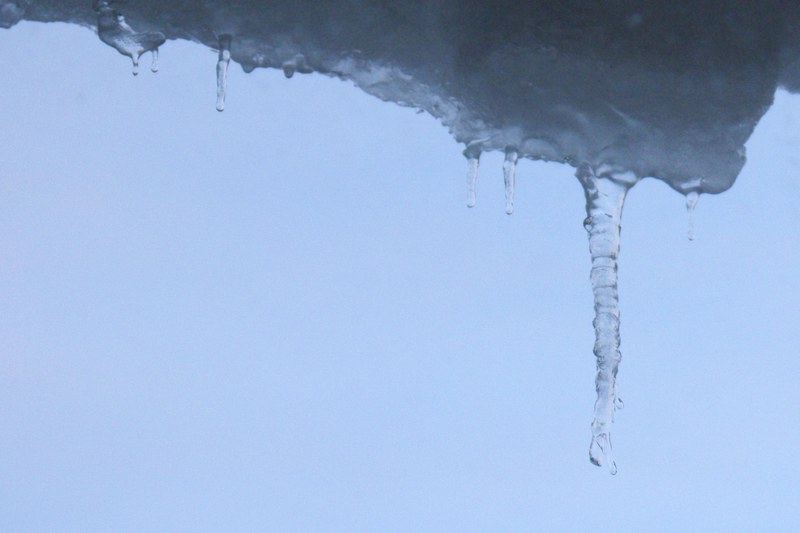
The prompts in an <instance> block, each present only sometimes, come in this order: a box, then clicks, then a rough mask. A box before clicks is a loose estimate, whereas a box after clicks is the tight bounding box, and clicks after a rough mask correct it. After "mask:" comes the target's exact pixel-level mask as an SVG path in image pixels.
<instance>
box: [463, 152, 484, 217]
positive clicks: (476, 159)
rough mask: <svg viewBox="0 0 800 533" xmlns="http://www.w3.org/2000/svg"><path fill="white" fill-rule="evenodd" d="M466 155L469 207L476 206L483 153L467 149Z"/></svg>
mask: <svg viewBox="0 0 800 533" xmlns="http://www.w3.org/2000/svg"><path fill="white" fill-rule="evenodd" d="M464 155H465V156H466V158H467V207H475V201H476V196H477V193H476V189H477V186H478V167H479V166H480V160H481V153H480V152H477V151H474V150H470V149H467V150H466V151H465V152H464Z"/></svg>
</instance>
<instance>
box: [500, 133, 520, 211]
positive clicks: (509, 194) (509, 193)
mask: <svg viewBox="0 0 800 533" xmlns="http://www.w3.org/2000/svg"><path fill="white" fill-rule="evenodd" d="M517 158H518V154H517V150H516V149H514V148H507V149H506V158H505V161H503V181H504V182H505V186H506V214H508V215H510V214H512V213H513V212H514V185H515V183H514V182H515V175H516V172H517Z"/></svg>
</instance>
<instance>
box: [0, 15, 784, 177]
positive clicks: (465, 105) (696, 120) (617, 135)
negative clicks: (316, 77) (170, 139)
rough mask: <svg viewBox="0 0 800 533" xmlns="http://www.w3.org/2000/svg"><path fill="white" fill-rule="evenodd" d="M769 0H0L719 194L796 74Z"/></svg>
mask: <svg viewBox="0 0 800 533" xmlns="http://www.w3.org/2000/svg"><path fill="white" fill-rule="evenodd" d="M773 3H774V5H772V6H767V5H764V4H763V3H761V4H759V6H758V7H757V8H756V7H754V6H753V5H752V3H749V2H727V3H724V4H725V5H722V6H721V5H718V4H719V3H715V2H700V3H698V2H685V3H684V2H678V3H670V7H665V6H664V5H663V4H664V3H663V2H632V1H618V2H611V3H610V5H609V6H605V7H602V6H596V5H587V4H586V3H581V2H569V1H568V2H563V1H562V2H553V1H550V2H546V1H533V2H531V1H529V2H499V3H498V2H488V1H473V2H456V1H455V0H453V1H439V2H433V3H431V2H419V1H410V2H378V1H367V0H362V1H358V0H350V1H345V0H338V1H332V2H324V3H318V2H288V1H277V2H275V1H273V2H256V1H250V2H248V1H228V2H225V1H217V2H214V1H196V0H195V1H185V0H178V1H172V2H163V1H162V2H156V1H154V0H141V1H133V0H128V1H125V2H123V1H118V2H113V1H107V0H94V1H93V2H90V1H88V0H85V1H80V0H66V1H55V0H17V1H13V2H11V1H7V0H2V2H0V4H1V5H2V10H1V11H0V12H1V13H2V17H1V18H2V21H3V25H4V26H7V27H10V26H12V25H13V24H15V23H16V22H17V21H19V20H35V21H42V22H54V21H59V22H68V23H73V24H79V25H81V26H85V27H90V28H93V29H95V31H99V33H100V35H101V38H102V36H103V33H104V32H103V27H102V25H103V22H102V20H101V19H100V18H99V17H101V16H102V14H101V13H100V12H101V11H102V10H103V9H106V10H107V11H108V13H111V12H113V13H114V14H115V15H116V16H122V17H124V21H125V22H124V23H125V24H127V25H128V28H130V29H131V32H133V33H132V35H134V36H135V35H136V34H142V35H143V34H147V33H148V32H149V33H150V34H155V33H160V34H162V35H163V37H164V38H165V39H187V40H191V41H194V42H197V43H200V44H202V45H204V46H207V47H210V48H215V49H216V48H218V47H219V44H218V43H219V39H220V37H221V36H230V43H231V44H230V50H229V51H230V57H231V59H232V60H233V61H234V62H237V63H239V64H241V65H242V67H243V68H244V69H245V70H246V71H250V70H252V69H254V68H282V69H284V71H285V72H286V73H287V74H288V75H291V74H293V73H294V72H299V73H307V72H318V73H322V74H326V75H332V76H337V77H340V78H343V79H347V80H351V81H352V82H354V83H355V85H357V86H358V87H360V88H361V89H363V90H364V91H366V92H368V93H370V94H373V95H375V96H377V97H379V98H381V99H383V100H387V101H392V102H396V103H398V104H400V105H407V106H412V107H416V108H419V109H422V110H424V111H426V112H428V113H430V114H431V115H433V116H434V117H436V118H438V119H439V120H440V121H441V122H442V123H443V124H444V125H445V126H446V127H448V128H449V129H450V131H451V132H452V134H453V135H454V137H455V138H456V140H457V141H459V142H462V143H464V145H465V146H467V147H468V149H469V150H468V151H470V152H473V153H479V152H483V151H493V150H501V151H508V150H514V151H516V152H517V154H518V156H519V157H522V158H530V159H541V160H546V161H558V162H563V163H567V164H570V165H572V166H574V167H576V168H577V167H578V166H580V165H582V164H588V165H590V166H592V167H596V168H599V167H601V166H605V167H606V168H613V169H615V171H630V172H633V173H634V174H635V175H637V176H638V177H648V176H649V177H655V178H658V179H661V180H663V181H665V182H666V183H668V184H669V185H670V186H671V187H673V188H674V189H676V190H678V191H681V192H684V193H685V192H686V191H687V189H689V188H691V189H692V190H697V191H699V192H702V193H718V192H722V191H724V190H726V189H727V188H729V187H730V186H731V185H732V184H733V183H734V181H735V179H736V176H737V175H738V173H739V171H740V170H741V168H742V166H743V164H744V161H745V158H744V144H745V142H746V141H747V139H748V137H749V136H750V134H751V133H752V131H753V129H754V127H755V125H756V123H757V122H758V120H759V119H760V117H761V116H762V115H763V114H764V112H765V111H766V109H767V108H768V107H769V105H770V104H771V101H772V97H773V95H774V92H775V89H776V87H777V86H778V85H779V83H783V84H784V85H786V86H788V87H790V88H793V87H794V85H796V84H793V82H792V79H793V78H794V77H796V76H793V72H794V70H797V69H796V68H794V67H793V66H792V64H791V62H790V61H789V60H790V59H793V58H794V57H795V54H794V52H793V51H794V50H797V49H798V46H797V45H796V43H795V37H794V35H796V34H797V33H800V32H793V31H792V29H793V28H795V27H798V26H800V24H797V23H796V21H797V20H800V16H798V10H799V9H798V7H796V6H794V5H793V4H791V3H786V2H769V4H773ZM770 8H772V9H770ZM695 19H697V20H695ZM107 20H110V19H107ZM106 26H108V24H107V23H106ZM112 37H113V36H112ZM123 37H124V35H123ZM106 42H107V43H109V40H108V39H106ZM145 48H146V47H145ZM118 49H119V48H118Z"/></svg>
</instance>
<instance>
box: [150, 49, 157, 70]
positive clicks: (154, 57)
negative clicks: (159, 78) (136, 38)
mask: <svg viewBox="0 0 800 533" xmlns="http://www.w3.org/2000/svg"><path fill="white" fill-rule="evenodd" d="M150 53H151V54H152V56H153V62H152V63H151V64H150V72H158V48H153V49H152V50H151V51H150Z"/></svg>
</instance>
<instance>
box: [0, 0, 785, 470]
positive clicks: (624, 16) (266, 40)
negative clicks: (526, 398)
mask: <svg viewBox="0 0 800 533" xmlns="http://www.w3.org/2000/svg"><path fill="white" fill-rule="evenodd" d="M117 6H120V7H119V9H120V10H124V12H125V16H124V17H123V16H122V14H121V13H119V12H118V11H117ZM91 7H92V5H91V4H89V3H88V2H87V1H85V0H17V1H9V0H0V27H11V26H13V25H14V24H16V23H17V22H18V21H19V20H21V19H28V20H38V21H63V22H71V23H76V24H80V25H83V26H92V27H96V28H97V32H98V35H99V37H100V39H101V40H102V41H103V42H104V43H106V44H108V45H109V46H112V47H114V48H115V49H116V50H117V51H119V52H120V53H121V54H123V55H126V56H128V57H130V58H131V61H132V62H133V68H134V74H136V72H137V71H138V62H139V58H140V56H141V55H142V54H143V53H145V52H148V51H149V52H152V53H153V67H152V70H154V71H155V70H157V57H158V55H157V54H158V48H159V46H161V45H162V44H163V43H164V41H165V39H166V38H167V37H169V38H172V39H178V38H181V39H190V40H194V41H196V42H199V43H202V44H203V45H204V46H206V47H208V48H211V49H215V50H217V51H218V57H217V64H216V69H217V109H219V110H220V111H221V110H222V109H224V105H225V96H226V91H227V71H228V66H229V63H230V61H231V60H234V61H237V62H239V63H240V64H241V65H242V67H243V68H244V69H245V71H246V72H250V71H252V70H253V69H255V68H256V67H262V68H263V67H269V68H278V69H282V70H283V73H284V75H285V76H286V77H287V78H290V77H292V76H293V75H294V73H295V72H311V71H314V72H317V73H320V74H324V75H329V76H335V77H339V78H342V79H347V80H350V81H352V82H353V83H354V84H355V85H356V86H358V87H359V88H361V89H362V90H364V91H366V92H368V93H370V94H372V95H375V96H377V97H379V98H381V99H383V100H386V101H392V102H396V103H398V104H400V105H404V106H411V107H414V108H416V109H418V110H421V111H424V112H427V113H429V114H430V115H432V116H433V117H435V118H437V119H438V120H439V121H441V122H442V124H443V125H444V126H446V127H447V128H449V130H450V131H451V133H452V134H453V136H454V137H455V139H456V140H457V141H458V142H460V143H463V144H465V145H466V146H467V149H466V150H465V152H464V155H465V156H466V157H467V161H468V171H467V192H468V194H467V205H468V206H470V207H473V206H474V205H475V202H476V186H477V178H478V168H479V163H480V156H481V153H483V152H489V151H504V152H505V160H504V163H503V181H504V185H505V193H506V194H505V199H506V202H505V203H506V205H505V208H506V212H507V213H509V214H510V213H511V212H512V211H513V209H514V189H515V181H516V167H517V164H518V161H519V160H520V159H526V158H527V159H534V160H544V161H553V162H562V163H566V164H569V165H572V166H573V167H575V168H576V169H577V176H578V178H579V180H580V181H581V183H582V185H583V187H584V191H585V196H586V214H587V218H586V221H585V226H586V230H587V232H588V236H589V250H590V255H591V275H590V279H591V284H592V292H593V297H594V310H595V318H594V329H595V344H594V355H595V358H596V361H597V373H596V376H595V387H596V391H597V400H596V402H595V406H594V417H593V420H592V423H591V445H590V460H591V461H592V462H593V463H594V464H597V465H606V466H607V467H608V468H609V470H610V471H611V472H612V473H613V472H615V471H616V465H615V462H614V459H613V456H612V450H611V424H612V422H613V419H614V411H615V409H620V408H622V401H621V400H620V399H619V397H618V396H617V391H616V377H617V370H618V367H619V363H620V359H621V356H620V350H619V346H620V338H619V320H620V313H619V297H618V293H617V258H618V254H619V245H620V243H619V238H620V221H621V216H622V207H623V203H624V200H625V196H626V194H627V191H628V190H629V189H630V187H631V186H632V185H633V184H634V183H635V182H636V180H637V179H638V178H644V177H655V178H657V179H660V180H663V181H664V182H665V183H667V184H668V185H670V186H671V187H672V188H673V189H675V190H677V191H679V192H680V193H682V194H684V195H685V197H686V207H687V210H688V216H689V232H688V233H689V238H690V239H691V238H693V237H694V222H693V212H694V209H695V206H696V204H697V201H698V198H699V196H700V194H716V193H720V192H723V191H725V190H726V189H728V188H729V187H731V186H732V185H733V183H734V181H735V180H736V177H737V176H738V174H739V171H740V170H741V168H742V166H743V165H744V162H745V157H744V143H745V141H746V140H747V139H748V137H749V136H750V134H751V132H752V131H753V128H754V127H755V125H756V123H757V122H758V120H759V119H760V118H761V116H762V115H763V114H764V113H765V112H766V110H767V108H768V107H769V105H770V104H771V102H772V98H773V95H774V93H775V90H776V88H777V87H778V86H783V87H785V88H787V89H789V90H791V91H795V92H800V3H797V2H781V1H779V0H764V1H762V2H752V1H750V0H731V1H729V2H710V3H702V7H703V8H702V9H698V8H697V5H696V3H688V2H685V3H681V2H663V1H657V0H645V1H634V0H622V1H619V2H606V3H598V2H595V3H591V2H578V1H572V0H569V1H565V0H528V1H526V2H513V3H506V4H504V6H503V8H502V9H499V8H498V6H497V4H496V2H493V1H492V0H475V1H471V2H463V1H461V0H442V1H440V2H435V3H421V2H414V1H409V2H402V3H399V2H388V1H380V0H379V1H370V2H367V1H365V0H331V1H329V2H305V3H303V9H297V5H296V4H295V3H291V2H257V1H255V0H252V1H248V0H243V1H236V2H234V1H222V0H221V1H218V2H199V3H191V2H190V3H187V2H163V1H157V0H139V1H137V2H122V1H120V2H112V1H111V0H95V1H94V4H93V7H94V10H92V9H91ZM128 21H130V24H129V22H128ZM133 28H137V29H136V30H134V29H133ZM139 30H141V31H139ZM233 41H235V43H236V45H235V49H234V50H233V51H232V50H231V43H232V42H233Z"/></svg>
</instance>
